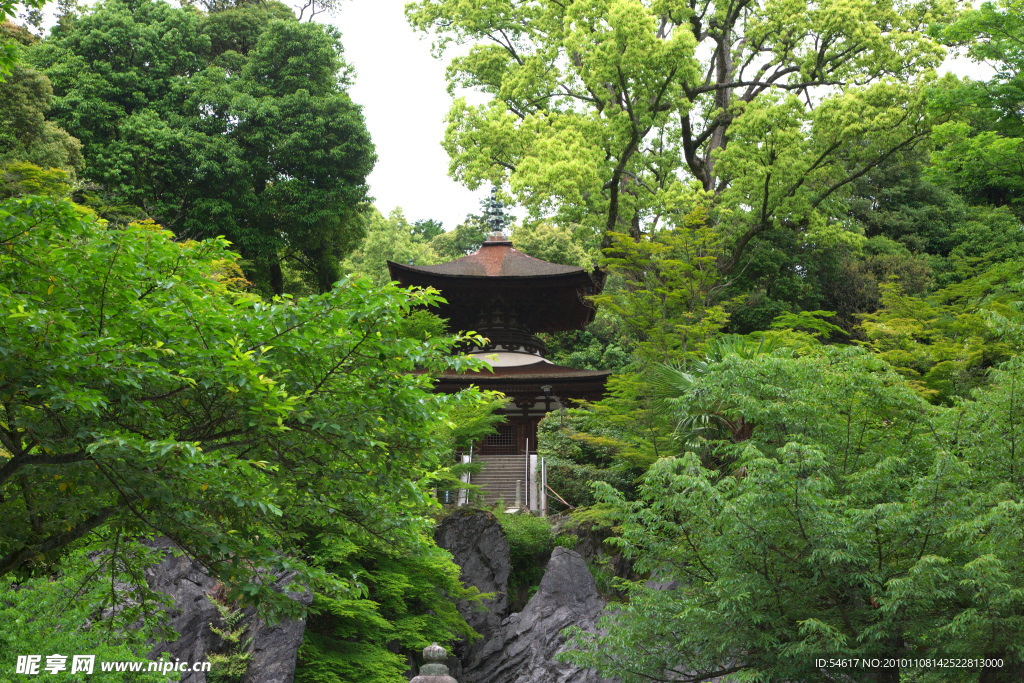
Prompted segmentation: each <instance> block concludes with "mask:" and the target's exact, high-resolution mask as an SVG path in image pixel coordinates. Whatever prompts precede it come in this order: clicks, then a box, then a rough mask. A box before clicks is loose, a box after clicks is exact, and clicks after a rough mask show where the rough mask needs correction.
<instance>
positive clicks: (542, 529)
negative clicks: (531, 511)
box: [492, 505, 554, 598]
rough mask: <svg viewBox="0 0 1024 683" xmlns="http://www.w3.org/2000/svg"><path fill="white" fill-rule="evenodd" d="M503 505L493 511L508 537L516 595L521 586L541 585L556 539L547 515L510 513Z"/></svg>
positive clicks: (512, 587)
mask: <svg viewBox="0 0 1024 683" xmlns="http://www.w3.org/2000/svg"><path fill="white" fill-rule="evenodd" d="M503 508H504V506H503V505H497V506H496V507H495V508H494V510H492V512H494V516H495V517H497V518H498V523H499V524H501V530H502V531H503V532H504V533H505V538H507V539H508V549H509V558H510V562H511V567H510V568H509V570H510V571H509V576H508V592H509V595H510V596H513V598H514V597H515V596H516V594H517V592H519V591H520V589H528V588H529V587H530V586H537V585H540V580H541V578H542V577H543V576H544V567H545V566H546V565H547V561H548V557H549V556H550V555H551V549H552V548H553V547H554V542H553V541H552V538H551V525H550V524H549V523H548V521H547V520H546V519H544V518H543V517H534V516H533V515H528V514H524V513H521V512H517V513H514V514H507V513H506V512H505V510H504V509H503Z"/></svg>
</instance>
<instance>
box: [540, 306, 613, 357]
mask: <svg viewBox="0 0 1024 683" xmlns="http://www.w3.org/2000/svg"><path fill="white" fill-rule="evenodd" d="M597 315H598V320H597V321H595V324H592V325H590V326H588V328H587V329H586V330H580V331H575V330H573V331H569V332H557V333H554V334H548V335H543V336H544V338H545V343H546V344H547V347H548V353H547V355H546V358H547V359H548V360H550V361H551V362H552V363H555V364H557V365H564V366H566V367H569V368H581V369H584V370H622V369H623V368H625V367H626V366H627V365H629V364H630V363H632V362H633V359H632V357H631V356H630V355H629V353H628V351H627V350H626V348H628V347H629V340H627V339H623V338H621V337H620V336H619V335H618V334H617V332H618V331H617V330H614V329H613V330H610V331H609V333H605V332H604V329H603V328H605V327H606V326H605V325H604V324H603V323H604V322H605V320H607V319H608V317H609V316H607V315H602V312H601V311H600V310H599V311H598V314H597ZM624 347H626V348H624Z"/></svg>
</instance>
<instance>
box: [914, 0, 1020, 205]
mask: <svg viewBox="0 0 1024 683" xmlns="http://www.w3.org/2000/svg"><path fill="white" fill-rule="evenodd" d="M934 32H935V33H936V34H937V35H939V36H941V37H942V38H943V39H944V40H946V41H947V42H949V43H950V44H952V45H957V46H963V47H965V48H966V53H967V55H968V56H969V57H970V58H971V59H972V60H974V61H976V62H980V63H984V64H987V65H988V66H990V67H991V68H992V69H993V70H994V71H995V74H994V76H993V77H992V78H991V79H989V80H988V81H984V82H982V81H972V80H970V79H965V80H964V81H962V82H956V79H954V78H953V77H952V76H948V77H947V80H948V81H952V82H953V83H952V87H950V88H948V89H947V90H945V91H943V90H940V91H938V92H937V93H936V96H935V97H934V98H933V106H934V107H935V108H936V109H937V110H940V111H948V112H954V113H955V115H956V118H955V119H954V120H953V121H950V122H948V123H946V124H944V125H941V126H938V127H937V128H936V130H935V141H936V143H937V144H938V149H937V151H936V153H935V161H936V164H937V166H938V168H939V170H940V174H941V176H942V177H943V178H944V179H946V180H948V181H950V182H952V184H953V185H954V186H955V187H957V189H958V190H960V191H961V192H964V193H965V195H966V196H967V197H968V198H971V199H973V200H975V201H981V202H985V203H991V204H993V205H995V206H1008V207H1012V208H1013V210H1014V211H1015V212H1016V213H1017V215H1018V216H1020V217H1024V48H1022V45H1024V2H1022V0H998V1H997V2H984V3H982V4H981V5H980V6H979V7H978V8H976V9H971V10H968V11H966V12H964V13H963V14H962V15H960V16H959V17H958V18H957V20H956V21H954V22H952V23H949V24H938V25H936V26H935V29H934Z"/></svg>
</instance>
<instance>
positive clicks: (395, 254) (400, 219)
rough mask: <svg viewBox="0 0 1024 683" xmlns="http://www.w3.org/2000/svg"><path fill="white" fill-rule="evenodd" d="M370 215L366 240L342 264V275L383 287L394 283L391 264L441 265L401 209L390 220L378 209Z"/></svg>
mask: <svg viewBox="0 0 1024 683" xmlns="http://www.w3.org/2000/svg"><path fill="white" fill-rule="evenodd" d="M368 213H369V215H368V216H367V220H366V237H364V238H363V241H362V242H360V243H359V246H358V247H357V248H356V249H355V251H353V252H352V253H351V254H349V256H348V257H347V258H346V259H345V260H344V261H343V262H342V264H341V268H342V271H344V272H345V273H348V274H351V275H358V276H365V277H368V278H370V279H371V280H372V281H373V282H374V284H377V285H382V284H384V283H385V282H388V281H390V280H391V275H390V274H389V273H388V263H387V262H388V261H393V262H395V263H401V264H402V265H405V264H407V263H411V264H413V265H416V266H424V265H433V264H435V263H440V262H441V259H440V257H438V255H437V254H436V253H435V252H434V250H433V249H432V248H431V246H430V243H429V242H428V241H427V239H426V238H425V237H424V236H423V235H421V234H419V233H418V232H417V231H416V230H415V227H414V226H412V225H410V224H409V222H408V221H407V220H406V219H405V215H404V214H403V213H402V210H401V209H395V210H394V211H392V212H391V214H390V215H389V216H388V217H387V218H384V216H382V215H381V213H380V212H379V211H377V210H376V209H370V210H369V212H368Z"/></svg>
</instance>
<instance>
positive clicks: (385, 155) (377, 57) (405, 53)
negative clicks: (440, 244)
mask: <svg viewBox="0 0 1024 683" xmlns="http://www.w3.org/2000/svg"><path fill="white" fill-rule="evenodd" d="M404 7H405V0H348V2H345V3H343V4H342V6H341V11H340V12H339V13H338V14H337V15H336V16H334V17H331V18H327V19H323V18H322V16H321V17H318V19H321V20H322V21H325V22H329V23H332V24H334V25H335V26H337V27H338V28H339V29H341V31H342V43H343V44H344V46H345V58H346V59H347V60H348V62H349V63H350V64H352V65H353V66H355V68H356V71H357V75H356V82H355V86H354V87H353V88H352V89H351V91H350V92H351V95H352V99H353V100H355V102H357V103H358V104H361V105H363V115H364V116H365V117H366V125H367V127H368V128H369V129H370V135H371V136H372V137H373V143H374V145H376V147H377V165H376V167H374V169H373V174H372V175H371V176H370V194H371V195H373V197H374V198H375V200H376V201H375V204H376V205H377V208H378V209H380V210H381V211H382V212H384V213H385V214H387V213H388V212H389V211H391V210H392V209H394V208H395V207H401V208H402V209H403V210H404V211H405V216H406V218H408V219H409V221H410V222H411V221H416V220H420V219H425V218H433V219H435V220H439V221H442V222H443V223H444V227H445V229H447V230H451V229H452V228H454V227H455V226H456V225H458V224H459V223H460V222H461V221H462V219H463V218H465V216H466V214H467V213H479V207H480V204H479V201H480V198H482V197H484V196H485V195H486V194H487V193H488V192H489V188H481V189H480V190H479V191H477V192H470V191H469V190H467V189H466V188H465V187H463V186H462V185H460V184H458V183H457V182H455V181H454V180H452V179H451V178H449V177H448V155H447V154H445V151H444V150H443V149H442V148H441V140H442V139H443V138H444V127H445V124H444V117H445V115H446V114H447V113H448V108H449V107H450V106H451V98H450V97H448V93H447V91H446V90H445V87H446V86H445V80H444V70H445V65H444V63H442V62H441V61H440V60H437V59H434V58H433V57H431V56H430V42H431V41H430V38H429V37H427V36H425V35H424V34H422V33H416V32H414V31H413V30H412V28H411V27H410V26H409V24H408V22H406V20H405V13H404Z"/></svg>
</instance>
